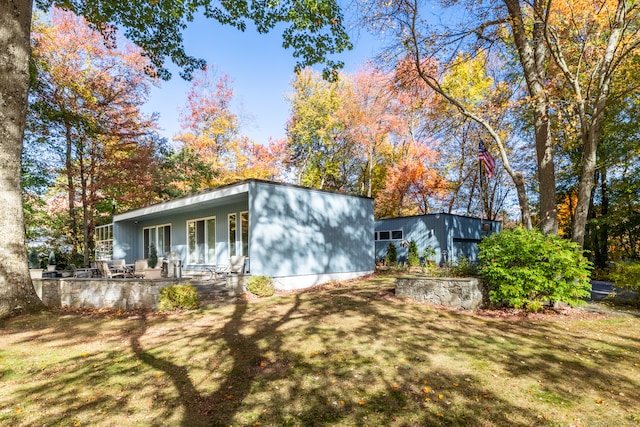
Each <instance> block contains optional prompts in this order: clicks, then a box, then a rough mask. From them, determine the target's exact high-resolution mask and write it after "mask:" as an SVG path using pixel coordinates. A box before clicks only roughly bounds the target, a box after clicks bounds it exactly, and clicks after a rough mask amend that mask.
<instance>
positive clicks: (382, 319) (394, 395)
mask: <svg viewBox="0 0 640 427" xmlns="http://www.w3.org/2000/svg"><path fill="white" fill-rule="evenodd" d="M385 285H386V284H385V283H384V282H378V283H376V282H374V283H373V284H365V285H360V286H357V285H349V286H346V287H336V288H335V289H330V290H326V289H325V290H319V291H313V292H306V293H300V294H296V295H292V296H287V297H281V298H278V299H272V300H266V301H259V302H251V303H247V302H238V303H236V304H235V305H233V306H232V307H228V308H226V309H224V310H222V309H221V310H217V311H212V312H204V313H196V314H180V315H176V316H171V318H168V317H164V316H157V315H146V314H145V315H138V316H133V317H132V318H131V319H126V320H122V321H120V323H116V325H117V328H120V329H119V330H118V331H113V330H108V329H105V330H102V323H101V322H100V319H99V318H97V319H89V320H87V321H81V322H75V323H74V322H72V320H73V317H70V318H61V319H62V321H63V324H62V325H59V326H58V325H56V324H53V325H51V324H48V323H47V322H44V321H43V322H44V323H42V324H38V321H37V318H36V321H34V323H35V325H33V327H34V328H36V329H37V332H38V333H37V334H36V335H37V336H38V337H39V339H42V344H43V346H53V345H59V346H64V345H66V343H69V342H76V341H80V342H81V341H82V340H84V339H87V340H89V341H91V340H95V339H96V338H100V337H101V336H105V337H107V339H109V340H113V341H115V340H118V339H119V340H124V342H122V343H121V347H119V348H117V349H116V348H115V347H114V346H108V347H104V348H108V349H111V350H110V351H107V352H102V353H98V352H91V351H89V352H87V354H86V355H82V354H81V355H73V356H71V357H69V358H68V359H65V360H63V361H61V362H60V364H59V365H58V366H52V367H47V369H46V370H45V371H43V372H34V376H35V377H37V381H36V382H34V383H33V384H25V385H24V386H23V387H21V388H19V389H15V390H16V393H15V395H14V398H15V401H16V402H19V401H21V400H22V399H27V398H28V397H29V396H32V395H38V396H41V397H42V400H43V401H44V403H43V406H46V404H47V403H46V402H47V401H48V400H50V401H51V405H52V406H54V407H56V408H59V411H58V412H56V413H49V414H44V415H43V416H42V418H41V421H42V423H46V424H71V423H73V421H74V419H75V417H76V416H78V415H86V414H91V417H92V421H93V423H92V424H94V425H109V424H110V421H109V420H110V419H111V418H110V416H111V415H122V416H123V417H126V416H127V415H128V414H127V413H126V412H127V411H133V410H135V408H137V407H139V406H136V402H135V399H137V398H139V396H140V395H141V394H148V395H149V394H153V396H143V397H144V398H145V399H146V400H144V402H145V404H147V402H150V403H149V405H151V406H152V407H151V408H149V409H148V411H147V412H148V414H149V418H147V419H145V420H143V421H141V420H139V419H137V420H138V423H142V425H184V426H187V425H188V426H200V425H207V426H217V425H220V426H228V425H258V424H256V423H261V424H262V425H317V426H323V425H340V424H343V425H344V424H348V425H362V426H364V425H407V426H408V425H461V426H462V425H464V426H485V425H495V426H522V427H524V426H529V425H548V423H549V420H546V419H545V418H544V416H545V415H546V414H545V411H546V410H548V409H549V408H550V407H551V406H550V405H552V404H554V403H556V404H566V405H578V404H579V402H580V400H581V399H582V397H583V393H584V392H585V390H588V389H591V388H595V389H603V390H607V389H608V388H611V387H612V386H614V385H615V390H616V392H618V391H620V392H621V393H622V395H621V396H620V395H618V396H616V404H619V405H621V406H629V407H633V405H634V402H636V401H637V400H638V395H637V391H636V390H638V389H639V388H640V384H638V383H637V381H636V380H637V377H631V376H628V375H627V373H626V372H625V371H624V369H614V370H613V371H612V370H611V369H604V370H603V369H599V367H598V364H599V363H601V364H602V365H604V366H615V367H618V366H619V367H624V366H633V363H634V362H636V361H637V362H638V363H640V360H637V357H638V347H637V345H635V344H634V341H633V340H631V339H630V338H629V337H610V336H602V337H601V338H599V339H592V338H591V337H589V336H585V335H584V333H583V331H582V330H581V329H578V330H575V331H566V330H565V328H564V324H563V322H561V321H557V322H534V321H530V320H523V321H513V320H510V321H504V320H492V319H482V318H478V317H477V316H474V315H467V314H460V313H455V312H450V311H444V310H434V309H433V308H431V307H429V306H428V305H420V304H410V303H407V302H404V301H400V300H398V299H395V298H392V297H390V296H389V293H388V292H386V290H387V289H388V286H385ZM43 319H44V318H43ZM45 320H46V319H45ZM51 320H52V319H49V320H48V322H49V323H51ZM67 320H68V321H69V323H67ZM199 322H200V323H199ZM25 328H27V329H29V327H28V326H26V325H25ZM96 331H98V332H96ZM16 334H18V335H19V334H20V332H19V331H18V330H16ZM96 334H98V336H96ZM100 334H106V335H100ZM33 337H34V334H28V333H25V334H24V337H23V338H19V337H17V339H16V340H14V341H15V342H16V343H18V344H19V343H20V339H24V340H25V341H24V343H25V344H27V340H29V339H33ZM589 350H592V351H591V353H590V352H589ZM585 351H586V352H587V353H586V354H583V352H585ZM132 353H133V355H134V357H135V359H136V361H137V362H136V363H133V364H132V363H127V364H125V363H119V362H122V361H124V360H125V359H126V358H129V357H130V356H131V354H132ZM0 356H1V354H0ZM625 357H626V359H628V361H627V362H624V361H623V359H624V358H625ZM634 358H636V359H634ZM628 363H631V365H628ZM449 364H451V365H449ZM149 368H152V369H149ZM150 371H151V372H150ZM153 371H156V372H159V373H161V374H162V375H160V376H157V377H156V376H155V375H153ZM491 372H494V373H495V375H496V377H495V378H493V377H491V375H490V373H491ZM143 376H144V377H143ZM487 377H489V378H487ZM634 378H635V379H634ZM510 381H513V382H514V384H510V383H509V382H510ZM101 382H109V383H110V387H115V388H116V390H114V391H113V393H111V394H105V395H95V394H94V395H91V394H89V395H87V388H90V387H91V384H100V383H101ZM547 384H549V385H551V386H549V385H547ZM516 385H517V386H518V387H520V388H516V387H515V386H516ZM522 387H525V389H522ZM150 390H151V391H150ZM529 392H531V395H529V394H528V393H529ZM516 395H523V396H524V397H522V396H521V397H519V398H516V397H515V396H516ZM538 399H542V400H539V401H538ZM554 399H555V401H554ZM549 401H550V402H549ZM138 405H139V404H138ZM123 408H125V409H123ZM0 409H2V407H0ZM123 412H125V413H124V414H123ZM131 415H132V417H133V416H135V415H136V414H131ZM1 417H2V416H1V415H0V421H3V418H1ZM4 420H5V421H8V422H11V423H12V424H14V425H27V424H26V423H23V424H20V418H19V417H12V418H6V419H4ZM13 421H15V422H13Z"/></svg>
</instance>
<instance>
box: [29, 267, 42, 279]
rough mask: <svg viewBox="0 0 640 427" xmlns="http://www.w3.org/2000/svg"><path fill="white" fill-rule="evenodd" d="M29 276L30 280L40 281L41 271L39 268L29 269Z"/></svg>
mask: <svg viewBox="0 0 640 427" xmlns="http://www.w3.org/2000/svg"><path fill="white" fill-rule="evenodd" d="M29 275H30V276H31V278H32V279H42V269H41V268H30V269H29Z"/></svg>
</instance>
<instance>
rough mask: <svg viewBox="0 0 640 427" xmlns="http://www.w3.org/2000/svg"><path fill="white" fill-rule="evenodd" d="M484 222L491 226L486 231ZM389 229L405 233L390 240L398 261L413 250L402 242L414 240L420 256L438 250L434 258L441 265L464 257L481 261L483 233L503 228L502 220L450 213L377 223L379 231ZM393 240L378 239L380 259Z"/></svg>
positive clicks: (391, 219)
mask: <svg viewBox="0 0 640 427" xmlns="http://www.w3.org/2000/svg"><path fill="white" fill-rule="evenodd" d="M483 225H484V226H485V227H489V229H488V230H486V231H483V229H482V227H483ZM388 230H389V231H390V230H402V232H403V238H402V239H393V240H390V241H392V242H393V243H394V245H395V246H396V250H397V253H398V261H400V262H405V261H406V260H407V257H408V252H409V251H408V247H407V246H406V245H405V246H403V245H401V243H402V242H403V241H404V242H410V241H411V240H414V241H415V242H416V244H417V246H418V253H419V255H420V256H422V253H423V252H424V250H425V249H426V248H427V247H430V248H432V249H434V250H435V255H434V256H432V257H430V260H432V261H434V262H436V263H437V264H441V263H445V262H447V261H453V262H455V261H457V260H458V259H459V258H460V257H462V256H464V257H466V258H468V259H469V260H471V261H477V259H478V243H479V242H480V241H481V240H482V237H483V236H485V235H489V234H492V233H496V232H498V231H500V230H502V223H501V222H500V221H489V220H481V219H480V218H472V217H466V216H461V215H453V214H446V213H439V214H428V215H417V216H410V217H400V218H388V219H381V220H377V221H376V222H375V231H377V232H379V231H388ZM390 241H388V240H386V241H385V240H382V241H381V240H378V241H376V242H375V251H376V258H377V259H383V258H385V256H386V254H387V250H388V247H389V242H390Z"/></svg>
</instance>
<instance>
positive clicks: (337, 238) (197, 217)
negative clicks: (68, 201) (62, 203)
mask: <svg viewBox="0 0 640 427" xmlns="http://www.w3.org/2000/svg"><path fill="white" fill-rule="evenodd" d="M111 227H112V230H98V231H99V232H98V233H97V234H98V235H99V236H100V235H101V236H102V239H101V240H100V241H99V242H97V247H98V248H103V249H104V248H108V249H107V251H108V252H112V257H113V258H114V259H115V258H124V259H125V260H126V262H127V263H133V262H134V260H135V259H140V258H148V257H149V247H150V245H151V244H152V243H153V244H155V247H156V248H157V251H158V255H159V256H170V254H171V253H172V252H175V254H177V256H178V257H179V258H180V260H181V261H182V266H183V267H182V272H183V275H185V276H188V275H195V274H198V273H202V272H203V271H205V270H207V269H208V268H210V267H212V266H214V265H228V264H229V260H230V257H231V256H245V257H247V258H246V263H245V266H244V273H245V274H251V275H264V276H269V277H272V278H273V279H274V282H275V284H276V288H278V289H296V288H304V287H308V286H313V285H317V284H321V283H324V282H327V281H332V280H345V279H350V278H354V277H358V276H362V275H366V274H369V273H371V272H373V270H374V268H375V258H374V245H373V242H372V240H371V231H372V230H373V200H372V199H371V198H367V197H359V196H352V195H347V194H341V193H334V192H328V191H322V190H316V189H310V188H304V187H299V186H294V185H287V184H280V183H275V182H268V181H261V180H255V179H250V180H246V181H241V182H237V183H234V184H230V185H226V186H222V187H217V188H213V189H208V190H204V191H201V192H198V193H195V194H191V195H188V196H185V197H181V198H177V199H173V200H169V201H166V202H162V203H158V204H155V205H151V206H147V207H144V208H140V209H136V210H132V211H129V212H126V213H122V214H117V215H114V218H113V224H112V225H111Z"/></svg>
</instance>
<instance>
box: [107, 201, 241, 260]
mask: <svg viewBox="0 0 640 427" xmlns="http://www.w3.org/2000/svg"><path fill="white" fill-rule="evenodd" d="M247 198H248V197H247V196H245V198H244V200H243V201H234V202H232V203H229V204H222V205H219V204H216V203H214V202H211V203H210V206H208V207H207V206H204V207H203V206H199V207H198V208H196V209H194V210H193V211H189V212H180V213H172V212H171V211H168V212H167V213H166V214H165V215H161V216H158V215H155V216H154V217H153V218H152V219H147V220H145V219H142V218H141V219H139V220H135V221H122V222H115V223H114V229H113V234H114V250H113V257H114V258H124V259H125V260H126V262H127V263H133V262H134V260H136V259H140V258H142V257H143V254H144V251H143V249H144V248H143V230H144V229H145V228H147V227H154V226H159V225H171V249H172V250H173V251H176V252H177V253H178V254H179V255H180V258H181V259H182V263H183V266H184V268H185V269H189V268H194V266H192V265H189V264H188V263H187V252H188V247H187V221H189V220H196V219H201V218H209V217H215V218H216V249H215V251H216V263H217V264H225V263H228V262H229V230H228V215H229V214H231V213H235V214H236V215H237V216H236V218H240V213H241V212H245V211H247V210H248V203H247ZM238 247H239V246H238ZM158 256H163V254H161V253H158ZM195 268H196V269H197V267H195Z"/></svg>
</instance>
